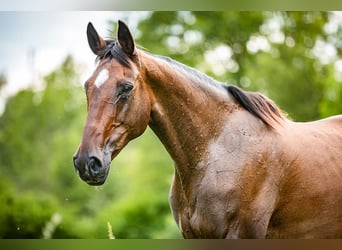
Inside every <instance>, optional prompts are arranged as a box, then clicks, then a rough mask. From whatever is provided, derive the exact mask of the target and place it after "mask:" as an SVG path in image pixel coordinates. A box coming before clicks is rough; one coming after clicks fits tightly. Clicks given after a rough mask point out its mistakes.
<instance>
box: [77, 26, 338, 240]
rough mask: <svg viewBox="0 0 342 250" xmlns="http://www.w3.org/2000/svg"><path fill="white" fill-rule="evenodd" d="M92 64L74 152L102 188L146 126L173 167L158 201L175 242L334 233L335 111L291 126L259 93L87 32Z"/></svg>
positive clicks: (125, 32) (124, 39)
mask: <svg viewBox="0 0 342 250" xmlns="http://www.w3.org/2000/svg"><path fill="white" fill-rule="evenodd" d="M87 38H88V43H89V46H90V49H91V50H92V52H93V53H94V54H95V55H96V58H97V66H96V69H95V70H94V72H93V74H92V76H91V77H90V78H89V79H88V80H87V81H86V82H85V85H84V88H85V92H86V96H87V118H86V121H85V125H84V128H83V136H82V139H81V143H80V145H79V147H78V149H77V151H76V153H75V154H74V156H73V163H74V167H75V170H76V172H77V173H78V175H79V176H80V178H81V179H82V180H83V181H85V182H86V183H87V184H89V185H102V184H103V183H104V182H105V180H106V178H107V175H108V172H109V168H110V163H111V161H112V160H113V159H114V158H115V157H116V156H117V155H118V154H119V152H120V151H121V150H122V149H123V148H124V147H125V145H127V143H128V142H129V141H131V140H133V139H134V138H136V137H138V136H140V135H141V134H143V132H144V131H145V129H146V128H147V126H149V127H150V128H151V129H152V130H153V132H154V133H155V134H156V135H157V137H158V138H159V140H160V141H161V142H162V144H163V145H164V147H165V148H166V150H167V152H168V154H169V155H170V156H171V158H172V159H173V161H174V163H175V164H174V165H175V167H174V169H175V172H174V176H173V180H172V184H171V189H170V195H169V204H170V208H171V211H172V215H173V217H174V219H175V222H176V223H177V225H178V227H179V229H180V231H181V233H182V235H183V237H184V238H228V239H237V238H341V237H342V116H334V117H329V118H326V119H322V120H319V121H313V122H306V123H299V122H294V121H292V120H291V119H290V118H288V117H287V116H286V114H285V113H284V112H283V111H281V110H280V108H278V107H277V105H276V104H275V103H274V102H273V101H272V100H271V99H269V98H268V97H266V96H264V95H262V94H261V93H257V92H248V91H245V90H243V89H241V88H239V87H236V86H233V85H228V84H225V83H221V82H218V81H216V80H214V79H213V78H211V77H209V76H207V75H205V74H204V73H201V72H199V71H197V70H196V69H193V68H191V67H188V66H186V65H184V64H182V63H180V62H177V61H175V60H173V59H170V58H168V57H164V56H159V55H154V54H152V53H150V52H147V51H146V50H144V49H141V48H139V47H138V46H136V45H135V41H134V39H133V36H132V33H131V31H130V30H129V28H128V26H127V25H126V24H125V23H124V22H122V21H118V30H117V37H116V38H115V39H106V40H105V39H104V38H102V37H101V36H100V35H99V34H98V33H97V31H96V30H95V28H94V26H93V25H92V24H91V23H89V24H88V26H87Z"/></svg>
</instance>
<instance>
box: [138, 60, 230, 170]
mask: <svg viewBox="0 0 342 250" xmlns="http://www.w3.org/2000/svg"><path fill="white" fill-rule="evenodd" d="M141 58H142V63H141V64H142V71H143V72H144V73H143V74H144V76H143V78H144V80H145V82H146V84H147V85H148V86H149V88H150V89H151V93H152V97H151V99H152V102H153V106H152V114H151V122H150V127H151V128H152V130H153V131H154V132H155V133H156V134H157V136H158V137H159V139H160V140H161V142H162V143H163V144H164V146H165V147H166V149H167V150H168V152H169V154H170V155H171V157H172V158H173V160H174V161H175V163H176V166H177V168H178V171H181V172H182V173H184V174H185V175H186V174H187V173H188V174H190V172H191V171H192V170H193V169H194V168H197V167H198V164H200V163H201V161H203V157H205V155H206V152H207V148H208V144H209V143H210V141H211V140H212V139H214V138H215V137H216V136H218V135H219V134H220V132H221V131H222V128H223V126H224V123H225V120H226V118H227V114H229V113H230V112H229V111H232V108H233V106H234V105H230V104H232V103H233V101H232V100H231V99H230V97H229V95H228V93H227V92H226V91H225V89H224V87H223V86H222V85H220V84H218V83H216V82H214V80H211V81H212V82H211V83H210V82H208V81H210V79H209V78H206V77H205V76H204V75H200V74H197V73H196V72H195V71H193V70H192V69H188V68H186V67H183V66H182V65H178V64H176V63H174V62H170V61H168V60H165V59H161V58H158V57H155V56H152V55H148V54H143V55H142V56H141Z"/></svg>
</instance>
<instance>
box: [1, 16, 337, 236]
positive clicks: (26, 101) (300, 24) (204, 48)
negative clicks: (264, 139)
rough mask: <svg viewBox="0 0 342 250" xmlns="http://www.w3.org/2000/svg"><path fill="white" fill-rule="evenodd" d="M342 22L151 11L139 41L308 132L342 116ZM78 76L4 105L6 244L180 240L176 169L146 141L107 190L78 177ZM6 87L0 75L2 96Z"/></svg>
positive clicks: (64, 70) (115, 169)
mask: <svg viewBox="0 0 342 250" xmlns="http://www.w3.org/2000/svg"><path fill="white" fill-rule="evenodd" d="M124 21H125V20H124ZM127 21H128V20H127ZM341 23H342V20H341V14H340V13H332V12H150V13H149V14H148V15H146V16H145V17H144V18H143V19H142V20H140V21H139V24H138V26H137V28H136V30H133V34H134V35H135V37H136V42H137V44H139V45H141V46H142V47H144V48H146V49H147V50H148V51H150V52H152V53H154V54H161V55H166V56H170V57H172V58H174V59H176V60H178V61H180V62H183V63H185V64H187V65H190V66H193V67H195V68H197V69H199V70H201V71H203V72H205V73H207V74H209V75H211V76H212V77H214V78H216V79H218V80H220V81H223V82H227V83H230V84H235V85H237V86H240V87H242V88H244V89H246V90H251V91H260V92H262V93H264V94H266V95H267V96H269V97H270V98H271V99H273V100H274V101H275V102H276V103H277V104H278V105H279V106H280V107H281V108H282V109H283V110H285V111H286V112H287V113H288V114H289V116H290V117H291V118H292V119H294V120H296V121H310V120H315V119H319V118H323V117H327V116H330V115H335V114H339V113H342V59H341V53H342V40H341V37H342V26H341ZM85 25H86V24H85ZM108 29H109V30H113V31H116V20H108ZM113 34H114V33H113ZM84 39H86V38H84ZM79 70H80V69H79V67H78V65H77V64H76V63H75V62H74V58H72V57H71V56H68V57H66V58H65V60H64V62H63V63H62V65H60V66H59V67H58V68H56V69H55V70H54V71H52V72H51V73H49V74H47V75H46V76H44V78H43V83H44V84H43V88H41V89H40V90H34V89H25V90H21V91H20V92H18V93H17V94H16V95H15V96H13V97H11V98H10V99H9V100H8V101H7V104H6V109H5V111H4V113H3V114H2V115H1V116H0V159H1V160H0V237H1V238H110V237H115V238H180V237H181V235H180V233H179V231H178V228H177V226H176V223H175V222H174V221H173V218H172V216H171V212H170V208H169V205H168V192H169V187H170V184H171V179H172V174H173V163H172V160H171V159H170V157H169V156H168V154H167V153H166V151H165V150H164V148H163V146H162V144H161V143H160V142H159V141H158V139H157V138H156V136H155V135H154V134H153V133H152V132H151V131H150V130H147V131H146V132H145V133H144V135H143V136H141V137H140V138H138V139H136V140H134V141H133V142H131V143H130V144H129V145H128V146H127V147H126V148H125V149H124V150H123V151H122V152H121V153H120V155H119V156H118V157H117V158H116V159H115V160H114V161H113V162H112V164H111V171H110V175H109V177H108V180H107V182H106V183H105V185H104V186H101V187H96V188H95V187H90V186H88V185H87V184H85V183H84V182H82V181H81V180H80V179H79V178H78V176H76V174H75V171H74V168H73V164H72V155H73V153H74V152H75V150H76V148H77V146H78V144H79V142H80V139H81V135H82V127H83V123H84V121H85V117H86V101H85V94H84V91H83V88H82V83H81V81H80V77H79ZM6 82H7V81H6V75H5V74H2V75H1V77H0V91H1V88H2V87H4V86H5V85H6V84H7V83H6ZM109 234H111V235H109Z"/></svg>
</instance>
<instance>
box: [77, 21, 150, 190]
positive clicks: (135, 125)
mask: <svg viewBox="0 0 342 250" xmlns="http://www.w3.org/2000/svg"><path fill="white" fill-rule="evenodd" d="M87 36H88V43H89V46H90V48H91V50H92V51H93V52H94V53H95V54H96V55H97V59H98V60H99V62H98V65H97V67H96V69H95V71H94V73H93V75H92V76H91V77H90V78H89V80H88V81H86V83H85V92H86V95H87V108H88V115H87V119H86V122H85V125H84V129H83V138H82V141H81V144H80V146H79V148H78V150H77V152H76V153H75V155H74V158H73V160H74V165H75V169H76V171H77V172H78V173H79V176H80V177H81V179H82V180H84V181H85V182H87V183H88V184H90V185H101V184H103V183H104V182H105V180H106V178H107V175H108V172H109V166H110V163H111V161H112V160H113V158H114V157H115V156H116V155H117V154H118V153H119V152H120V151H121V149H122V148H123V147H124V146H125V145H126V144H127V143H128V142H129V141H130V140H132V139H134V138H135V137H137V136H139V135H141V134H142V133H143V132H144V131H145V129H146V127H147V125H148V122H149V119H150V112H151V104H150V100H149V96H148V94H147V91H146V89H144V84H143V83H142V81H141V79H140V75H139V59H138V56H137V53H136V48H135V45H134V40H133V38H132V35H131V33H130V31H129V29H128V28H127V26H126V25H125V24H124V23H123V22H120V21H119V27H118V33H117V39H116V40H104V39H103V38H102V37H100V36H99V35H98V34H97V32H96V30H95V29H94V27H93V25H92V24H91V23H89V24H88V27H87Z"/></svg>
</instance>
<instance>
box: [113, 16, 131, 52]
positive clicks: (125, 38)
mask: <svg viewBox="0 0 342 250" xmlns="http://www.w3.org/2000/svg"><path fill="white" fill-rule="evenodd" d="M117 36H118V41H119V44H120V46H121V48H122V49H123V51H124V52H125V53H126V54H127V55H129V56H133V55H135V45H134V40H133V36H132V34H131V32H130V31H129V29H128V27H127V25H126V24H125V23H124V22H122V21H120V20H119V28H118V34H117Z"/></svg>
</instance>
